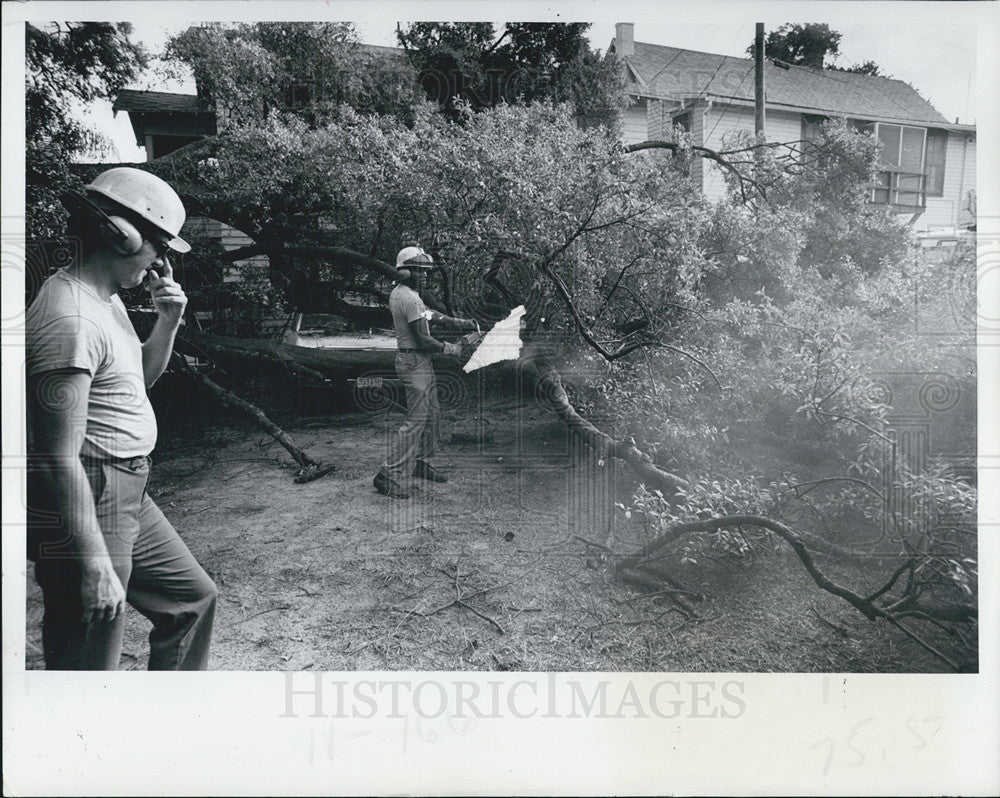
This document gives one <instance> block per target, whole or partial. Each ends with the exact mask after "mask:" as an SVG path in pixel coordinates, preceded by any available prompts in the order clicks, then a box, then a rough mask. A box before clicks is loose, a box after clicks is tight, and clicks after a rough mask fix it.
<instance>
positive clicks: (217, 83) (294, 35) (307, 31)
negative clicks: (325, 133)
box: [166, 22, 418, 126]
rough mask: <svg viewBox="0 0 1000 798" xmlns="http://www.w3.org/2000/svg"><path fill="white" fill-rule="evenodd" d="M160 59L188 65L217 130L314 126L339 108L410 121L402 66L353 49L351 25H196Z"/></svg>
mask: <svg viewBox="0 0 1000 798" xmlns="http://www.w3.org/2000/svg"><path fill="white" fill-rule="evenodd" d="M166 56H167V58H168V59H174V60H177V61H180V62H182V63H185V64H187V65H188V66H190V68H191V70H192V72H193V73H194V77H195V82H196V84H197V87H198V93H199V95H201V96H202V97H204V98H205V99H206V100H209V101H211V102H213V103H214V104H215V107H216V109H217V110H218V113H219V115H220V119H221V121H222V123H223V125H235V126H239V125H249V124H253V123H257V122H260V121H262V120H265V119H267V118H268V117H269V116H270V115H271V114H273V113H276V112H284V113H292V114H294V115H296V116H298V117H299V118H301V119H303V120H304V121H305V122H307V123H308V124H309V125H311V126H317V125H321V124H323V123H324V122H325V121H326V120H328V119H332V118H335V117H336V116H337V114H338V113H339V109H340V107H341V106H342V105H348V106H351V107H353V108H355V109H357V110H359V111H361V112H363V113H380V114H389V115H394V116H397V117H400V118H401V119H409V118H411V114H412V106H413V104H414V103H415V102H416V101H417V98H418V97H417V90H416V85H415V82H414V78H415V75H414V73H413V72H412V70H411V69H410V67H409V65H408V64H407V62H406V60H405V59H404V58H402V57H400V56H399V55H398V54H392V53H386V52H383V51H379V50H376V49H373V48H368V47H365V46H364V45H362V44H360V43H359V42H358V39H357V34H356V33H355V31H354V28H353V26H352V25H351V24H350V23H343V22H258V23H253V24H237V25H229V24H221V23H210V24H206V25H198V26H193V27H191V28H188V29H187V30H185V31H183V32H182V33H180V34H178V35H176V36H174V37H173V38H171V40H170V41H169V42H168V44H167V48H166Z"/></svg>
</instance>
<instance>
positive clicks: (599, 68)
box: [397, 22, 624, 125]
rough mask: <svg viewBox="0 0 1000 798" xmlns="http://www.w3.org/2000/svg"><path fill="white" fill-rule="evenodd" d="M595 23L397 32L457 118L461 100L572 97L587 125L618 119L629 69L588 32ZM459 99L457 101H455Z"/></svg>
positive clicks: (424, 79) (416, 27) (418, 27)
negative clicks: (593, 44) (593, 45)
mask: <svg viewBox="0 0 1000 798" xmlns="http://www.w3.org/2000/svg"><path fill="white" fill-rule="evenodd" d="M589 27H590V25H589V23H543V22H508V23H506V24H505V26H504V30H503V33H501V34H500V35H499V36H497V34H496V31H495V29H494V27H493V25H492V23H488V22H448V23H441V22H415V23H411V24H410V25H408V26H406V27H405V28H403V29H401V30H400V31H399V32H398V34H397V35H398V38H399V42H400V44H401V45H402V46H403V47H404V48H405V49H406V51H407V54H408V55H409V57H410V60H411V62H412V63H413V65H414V67H415V68H416V69H417V70H418V72H419V81H420V85H421V87H422V88H423V90H424V92H425V94H426V95H427V98H428V99H429V100H430V101H432V102H434V103H436V104H438V105H439V106H440V107H441V109H442V110H443V111H444V112H445V113H447V114H449V115H450V116H451V118H452V119H456V120H457V119H461V118H462V111H461V107H462V106H463V105H465V106H468V107H471V108H472V109H474V110H480V109H482V108H490V107H494V106H496V105H497V104H499V103H507V104H511V103H531V102H536V101H547V102H551V103H564V102H565V103H570V104H571V105H572V106H573V108H574V111H575V114H576V117H577V119H578V120H579V121H580V122H582V123H583V124H604V125H615V124H617V121H618V117H619V114H620V111H621V108H622V103H623V99H622V98H623V92H622V89H623V85H624V84H623V80H624V76H623V75H622V74H621V71H620V69H619V68H618V66H617V64H616V63H615V62H614V60H613V59H610V58H601V57H600V56H599V55H598V54H597V53H596V52H595V51H593V50H591V49H590V47H589V45H588V42H587V40H586V38H585V36H584V34H585V32H586V30H587V28H589ZM456 101H457V103H456Z"/></svg>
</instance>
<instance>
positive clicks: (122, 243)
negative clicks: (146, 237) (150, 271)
mask: <svg viewBox="0 0 1000 798" xmlns="http://www.w3.org/2000/svg"><path fill="white" fill-rule="evenodd" d="M101 221H102V226H101V229H102V230H103V231H105V237H106V238H107V240H108V244H110V245H111V248H112V249H114V250H115V252H117V253H118V254H120V255H134V254H135V253H136V252H138V251H139V250H140V249H142V242H143V237H142V233H140V232H139V230H138V229H137V228H136V226H135V225H134V224H132V222H130V221H129V220H128V219H123V218H122V217H121V216H107V215H105V217H104V219H102V220H101Z"/></svg>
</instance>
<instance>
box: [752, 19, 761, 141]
mask: <svg viewBox="0 0 1000 798" xmlns="http://www.w3.org/2000/svg"><path fill="white" fill-rule="evenodd" d="M753 60H754V110H755V112H756V113H755V114H754V132H755V133H756V134H757V136H758V138H763V137H764V23H763V22H758V23H757V35H756V36H755V37H754V45H753Z"/></svg>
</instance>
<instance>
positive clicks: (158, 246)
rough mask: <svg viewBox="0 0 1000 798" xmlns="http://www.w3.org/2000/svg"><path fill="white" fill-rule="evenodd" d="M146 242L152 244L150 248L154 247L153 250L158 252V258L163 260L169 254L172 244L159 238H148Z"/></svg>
mask: <svg viewBox="0 0 1000 798" xmlns="http://www.w3.org/2000/svg"><path fill="white" fill-rule="evenodd" d="M146 240H147V241H148V242H149V243H150V246H152V247H153V250H154V251H155V252H156V257H158V258H162V257H163V256H164V255H166V254H167V250H169V249H170V244H168V243H167V242H166V241H164V240H163V239H162V238H159V237H157V236H146Z"/></svg>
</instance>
